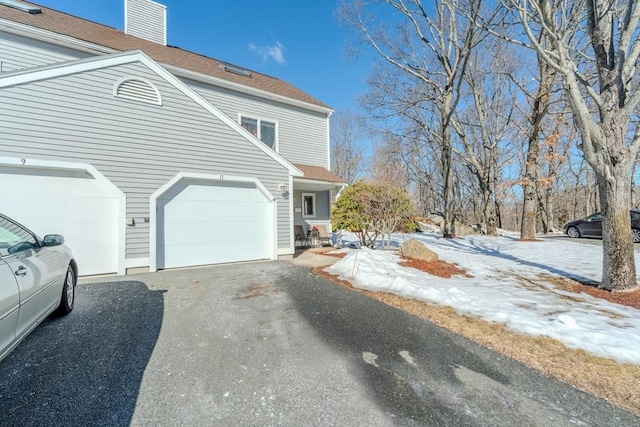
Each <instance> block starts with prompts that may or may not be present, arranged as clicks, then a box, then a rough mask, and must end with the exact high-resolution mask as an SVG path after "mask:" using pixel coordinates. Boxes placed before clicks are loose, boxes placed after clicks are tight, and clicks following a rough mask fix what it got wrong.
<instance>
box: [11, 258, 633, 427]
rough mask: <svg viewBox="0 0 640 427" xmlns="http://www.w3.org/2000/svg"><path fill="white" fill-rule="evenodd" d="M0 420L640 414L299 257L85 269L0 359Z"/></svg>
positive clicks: (276, 421) (196, 422) (484, 419)
mask: <svg viewBox="0 0 640 427" xmlns="http://www.w3.org/2000/svg"><path fill="white" fill-rule="evenodd" d="M0 425H3V426H29V425H33V426H47V425H51V426H53V425H56V426H58V425H66V426H72V425H108V426H125V425H135V426H138V425H145V426H147V425H149V426H152V425H153V426H157V425H162V426H165V425H166V426H173V425H176V426H177V425H180V426H201V425H210V426H230V425H247V426H264V425H285V426H300V425H314V426H324V425H341V426H360V425H368V426H388V425H430V426H431V425H432V426H446V425H450V426H464V425H469V426H471V425H474V426H475V425H478V426H479V425H492V426H500V425H504V426H507V425H508V426H513V425H529V426H548V425H554V426H570V425H571V426H575V425H621V426H624V425H640V418H638V417H635V416H633V415H631V414H629V413H626V412H624V411H622V410H619V409H617V408H614V407H612V406H610V405H608V404H606V403H605V402H603V401H602V400H599V399H597V398H595V397H592V396H590V395H587V394H585V393H581V392H579V391H577V390H575V389H574V388H572V387H570V386H567V385H565V384H562V383H559V382H557V381H555V380H553V379H550V378H547V377H544V376H542V375H540V374H538V373H537V372H535V371H532V370H531V369H529V368H526V367H524V366H522V365H520V364H518V363H515V362H513V361H511V360H510V359H507V358H505V357H503V356H501V355H499V354H497V353H494V352H492V351H490V350H487V349H485V348H483V347H480V346H478V345H476V344H474V343H472V342H470V341H468V340H466V339H464V338H461V337H459V336H457V335H455V334H451V333H449V332H447V331H444V330H442V329H440V328H439V327H437V326H434V325H432V324H430V323H428V322H425V321H423V320H420V319H417V318H415V317H413V316H410V315H407V314H406V313H404V312H402V311H399V310H397V309H394V308H392V307H388V306H386V305H384V304H382V303H380V302H378V301H375V300H371V299H369V298H367V297H365V296H363V295H361V294H359V293H356V292H353V291H350V290H348V289H346V288H344V287H341V286H339V285H335V284H333V283H331V282H329V281H327V280H324V279H322V278H319V277H317V276H314V275H313V274H311V272H310V269H309V268H308V267H305V266H300V265H294V264H292V263H290V262H264V263H251V264H238V265H226V266H216V267H207V268H199V269H186V270H173V271H165V272H159V273H153V274H141V275H135V276H128V277H119V278H106V279H102V280H101V281H95V280H93V281H92V282H91V283H87V282H86V281H84V282H82V283H81V284H80V285H79V287H78V299H77V305H76V308H75V310H74V311H73V312H72V314H71V315H69V316H67V317H65V318H60V319H50V320H47V321H46V322H45V323H43V325H41V326H40V327H39V328H38V329H37V330H36V331H35V332H34V333H33V334H32V335H31V336H30V337H28V338H27V339H26V340H25V341H24V342H23V343H22V344H21V345H20V346H19V347H18V348H17V349H16V350H15V351H14V352H13V353H12V354H11V355H10V356H9V357H8V358H7V359H5V360H4V361H3V362H0Z"/></svg>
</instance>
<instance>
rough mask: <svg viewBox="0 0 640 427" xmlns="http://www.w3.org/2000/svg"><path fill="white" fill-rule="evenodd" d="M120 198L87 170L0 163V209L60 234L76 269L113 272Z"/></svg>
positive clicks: (42, 231) (27, 223)
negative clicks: (71, 252) (24, 166)
mask: <svg viewBox="0 0 640 427" xmlns="http://www.w3.org/2000/svg"><path fill="white" fill-rule="evenodd" d="M119 206H120V201H119V199H118V197H116V196H115V195H114V194H113V193H112V192H111V190H110V189H108V188H106V187H105V186H104V185H103V184H102V183H101V182H99V181H98V180H96V179H95V178H94V177H93V176H91V175H90V174H89V173H88V172H86V171H75V170H74V171H70V170H62V169H45V168H42V169H40V168H22V167H14V166H0V212H2V213H4V214H5V215H7V216H8V217H10V218H12V219H13V220H15V221H17V222H19V223H21V224H23V225H24V226H25V227H27V228H29V229H30V230H32V231H33V232H34V233H36V234H38V235H39V236H40V237H41V238H42V237H44V235H45V234H62V236H64V240H65V243H66V244H67V245H68V246H69V247H70V248H71V250H72V251H73V255H74V258H75V259H76V262H77V264H78V274H79V275H91V274H105V273H116V272H118V255H119V235H120V232H119V222H118V221H119V218H120V217H119Z"/></svg>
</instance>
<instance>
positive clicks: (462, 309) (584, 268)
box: [326, 233, 640, 365]
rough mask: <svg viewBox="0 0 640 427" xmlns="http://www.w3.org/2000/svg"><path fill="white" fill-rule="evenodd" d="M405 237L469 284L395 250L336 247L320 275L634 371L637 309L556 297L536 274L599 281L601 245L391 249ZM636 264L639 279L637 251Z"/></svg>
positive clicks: (639, 339) (348, 237) (479, 241)
mask: <svg viewBox="0 0 640 427" xmlns="http://www.w3.org/2000/svg"><path fill="white" fill-rule="evenodd" d="M409 238H415V239H417V240H419V241H421V242H422V243H424V244H425V245H426V246H427V247H428V248H429V249H431V250H432V251H434V252H436V253H437V254H438V255H439V257H440V259H441V260H443V261H447V262H450V263H455V264H457V265H458V266H460V267H462V268H464V269H465V270H466V271H467V273H469V274H471V275H472V276H473V278H465V277H462V276H454V277H452V278H450V279H444V278H440V277H436V276H433V275H430V274H428V273H425V272H422V271H419V270H416V269H413V268H408V267H402V266H400V265H399V264H398V263H399V261H400V258H399V256H398V255H397V252H394V251H385V250H370V249H366V248H361V249H342V250H341V251H345V252H347V256H346V257H345V258H343V259H341V260H340V261H338V262H337V263H335V264H334V265H332V266H331V267H328V268H327V269H326V271H327V272H329V273H331V274H334V275H337V276H339V277H340V278H341V279H344V280H348V281H349V282H351V283H352V284H353V285H354V286H355V287H358V288H362V289H367V290H371V291H384V292H391V293H394V294H397V295H401V296H404V297H407V298H412V299H418V300H422V301H426V302H429V303H434V304H439V305H442V306H449V307H452V308H454V309H455V310H456V311H457V312H458V313H460V314H464V315H472V316H475V317H479V318H481V319H484V320H487V321H490V322H498V323H503V324H505V325H506V326H507V327H509V328H511V329H513V330H515V331H518V332H521V333H525V334H529V335H544V336H548V337H551V338H554V339H556V340H558V341H561V342H562V343H564V344H565V345H566V346H567V347H571V348H580V349H584V350H585V351H587V352H589V353H591V354H594V355H596V356H601V357H605V358H609V359H613V360H616V361H618V362H621V363H632V364H636V365H640V310H638V309H634V308H631V307H627V306H623V305H619V304H614V303H610V302H608V301H605V300H601V299H598V298H594V297H592V296H590V295H588V294H575V293H570V292H566V291H562V290H559V289H556V288H554V287H553V285H552V284H550V283H548V282H545V281H544V280H541V279H540V274H553V275H560V276H564V277H573V278H579V279H580V278H581V279H590V280H596V281H600V279H601V277H600V276H601V271H602V247H601V246H599V245H591V244H584V243H578V242H576V241H574V240H570V239H568V238H567V239H562V238H557V239H551V240H543V241H539V242H520V241H517V236H513V235H512V236H509V235H503V236H501V237H486V236H466V237H461V238H456V239H442V238H438V236H437V234H435V233H415V234H411V235H402V234H397V235H393V236H392V247H396V248H397V247H399V245H400V244H401V243H402V242H403V241H404V240H406V239H409ZM342 241H343V245H344V246H348V245H349V243H357V242H358V239H357V238H356V236H355V235H353V234H348V233H347V234H343V237H342ZM635 259H636V271H637V272H638V273H640V250H639V249H638V247H637V245H636V249H635ZM639 279H640V277H639Z"/></svg>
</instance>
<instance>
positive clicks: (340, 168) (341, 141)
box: [330, 110, 364, 184]
mask: <svg viewBox="0 0 640 427" xmlns="http://www.w3.org/2000/svg"><path fill="white" fill-rule="evenodd" d="M330 120H331V132H330V133H331V170H332V171H333V172H334V173H335V174H336V175H338V176H339V177H340V178H342V179H344V180H345V181H346V182H347V183H349V184H351V183H353V182H355V180H356V179H357V178H358V176H359V175H360V173H361V172H362V168H363V161H364V156H363V150H362V148H361V147H360V146H359V145H358V144H359V142H360V140H361V139H362V137H363V132H362V127H361V126H360V124H359V123H360V120H361V119H360V118H359V117H358V116H357V114H356V113H354V112H353V111H351V110H337V111H335V112H334V113H333V114H332V115H331V119H330Z"/></svg>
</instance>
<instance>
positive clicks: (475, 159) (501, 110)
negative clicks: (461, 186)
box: [451, 39, 514, 235]
mask: <svg viewBox="0 0 640 427" xmlns="http://www.w3.org/2000/svg"><path fill="white" fill-rule="evenodd" d="M491 42H492V43H490V44H489V45H485V46H483V47H482V50H481V51H480V52H477V53H475V54H473V55H472V59H471V60H470V62H469V67H468V71H467V73H466V76H465V82H466V83H465V86H466V87H468V90H469V92H470V97H471V99H470V100H469V102H468V103H467V104H468V106H467V107H466V108H464V109H463V108H461V109H460V110H461V111H459V112H457V113H456V114H454V117H453V118H452V121H451V123H452V126H453V128H454V129H455V132H456V134H457V137H458V139H459V141H460V144H459V146H460V148H458V146H457V145H454V146H453V150H454V152H455V154H456V155H457V156H459V157H460V158H461V160H462V162H463V164H464V165H465V167H466V168H467V169H468V171H469V172H470V173H471V177H472V179H474V180H475V181H476V184H477V185H476V186H475V187H476V188H477V189H478V191H479V194H478V199H479V200H480V216H481V218H482V228H483V231H484V232H485V233H486V234H488V235H497V225H498V211H497V203H496V198H495V197H496V184H497V181H498V175H499V172H500V171H499V169H500V159H499V158H500V155H501V150H502V149H503V147H504V146H506V145H507V144H506V142H505V140H508V138H506V135H507V133H508V132H509V129H510V125H511V117H512V112H513V108H514V107H513V106H514V102H513V98H512V96H511V93H510V91H509V86H510V83H511V82H510V79H509V78H507V75H508V74H509V72H510V71H511V70H509V68H511V64H509V63H508V62H507V61H506V60H505V57H506V56H508V55H505V52H504V50H503V49H504V48H505V46H502V45H501V43H500V40H497V39H494V40H491ZM458 176H459V175H458Z"/></svg>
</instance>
